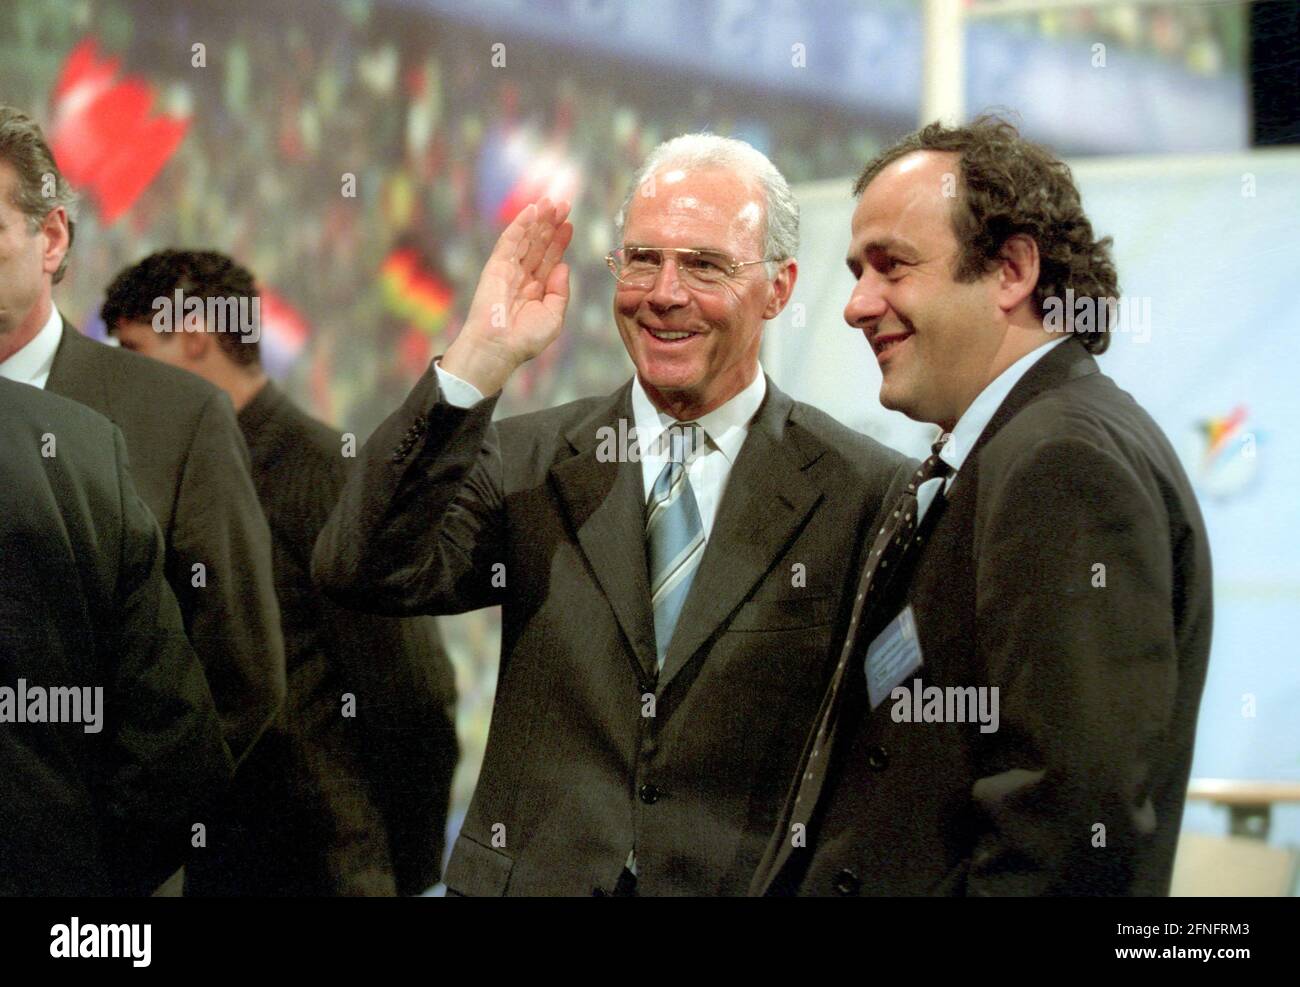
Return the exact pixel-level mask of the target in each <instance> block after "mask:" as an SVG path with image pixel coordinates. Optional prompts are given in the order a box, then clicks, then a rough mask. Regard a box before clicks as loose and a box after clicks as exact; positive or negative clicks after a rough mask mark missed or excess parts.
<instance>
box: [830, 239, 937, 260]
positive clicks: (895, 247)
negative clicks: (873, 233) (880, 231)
mask: <svg viewBox="0 0 1300 987" xmlns="http://www.w3.org/2000/svg"><path fill="white" fill-rule="evenodd" d="M872 254H898V255H899V256H901V257H903V258H904V259H907V260H917V259H918V258H919V257H920V256H921V254H920V251H918V250H917V249H916V247H915V246H913V245H912V243H911V242H909V241H907V240H904V239H902V238H901V237H896V236H883V237H877V238H876V239H874V240H868V241H866V242H865V243H863V244H861V245H859V246H857V247H855V248H853V252H852V253H850V254H849V256H848V257H847V258H845V263H846V264H848V265H849V267H852V266H853V265H854V264H855V263H857V258H859V257H870V256H871V255H872Z"/></svg>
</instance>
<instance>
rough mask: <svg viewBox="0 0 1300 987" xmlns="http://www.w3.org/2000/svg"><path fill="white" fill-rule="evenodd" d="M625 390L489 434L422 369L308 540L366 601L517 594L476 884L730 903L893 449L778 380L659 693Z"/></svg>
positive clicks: (751, 857)
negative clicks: (626, 883)
mask: <svg viewBox="0 0 1300 987" xmlns="http://www.w3.org/2000/svg"><path fill="white" fill-rule="evenodd" d="M630 391H631V385H630V383H629V384H628V385H625V386H624V387H623V388H622V389H620V390H619V391H618V392H617V393H615V394H613V395H611V396H608V397H600V398H589V399H585V400H580V401H575V402H572V403H570V404H566V405H562V406H560V407H557V408H553V409H550V410H548V411H542V412H538V413H536V414H530V415H522V416H519V417H516V418H510V419H506V420H504V421H502V422H500V423H499V424H497V425H493V424H492V423H491V417H492V411H493V408H494V406H495V403H496V402H495V400H487V401H483V402H481V403H480V404H478V405H476V406H475V407H473V408H471V409H468V410H461V409H457V408H454V407H452V406H451V405H449V404H448V403H446V401H445V400H444V399H443V398H442V396H441V394H440V393H439V389H438V384H437V377H436V375H435V374H434V373H433V372H432V371H430V372H428V373H426V374H425V376H424V377H423V378H422V379H421V380H420V382H419V383H418V384H417V385H416V387H415V389H414V390H413V391H412V393H411V394H410V396H409V397H408V398H407V400H406V403H405V404H404V405H403V406H402V407H401V408H400V409H399V410H398V411H397V412H395V413H394V414H393V415H392V416H391V417H389V418H388V420H387V421H385V422H384V423H383V425H381V426H380V428H379V429H378V430H377V431H376V432H375V434H374V435H373V436H372V437H371V438H370V440H369V441H368V442H367V443H366V445H365V447H364V449H363V450H362V454H361V466H362V468H361V470H360V471H359V472H358V473H357V474H355V475H354V476H353V477H352V478H351V479H350V480H349V481H348V485H347V487H346V488H345V489H344V492H343V495H342V497H341V498H340V501H339V506H338V507H337V508H336V510H335V512H334V514H333V515H332V516H331V518H330V520H329V523H328V524H327V525H326V526H325V530H324V531H323V532H322V534H321V537H320V540H319V541H318V542H317V545H316V554H315V558H314V566H313V573H314V574H315V576H316V578H317V580H318V581H319V582H320V583H321V585H322V586H323V587H325V588H326V590H327V591H329V592H330V593H332V594H334V595H336V596H337V597H338V598H339V599H340V600H343V601H345V602H348V603H349V604H351V605H354V606H359V607H366V608H371V609H374V610H378V611H384V612H389V613H421V612H423V613H454V612H458V611H464V610H472V609H476V608H479V607H485V606H491V605H495V604H500V605H501V606H502V608H503V633H502V646H501V663H500V671H499V678H498V684H497V692H496V704H495V708H494V711H493V716H492V726H491V730H490V733H489V737H488V743H487V750H486V753H485V756H484V762H483V770H482V774H481V775H480V777H479V781H478V787H477V789H476V791H475V793H474V800H473V803H472V804H471V806H470V809H469V813H468V816H467V818H466V820H465V823H464V826H463V828H462V830H461V833H460V836H459V838H458V840H457V842H456V846H455V849H454V851H453V854H452V858H451V862H450V864H449V865H448V869H447V875H446V883H447V886H448V889H449V890H451V891H453V892H459V893H463V894H486V895H495V894H526V895H527V894H570V895H589V894H592V893H593V892H595V893H601V892H605V891H610V890H612V889H614V887H615V885H616V882H617V881H618V879H619V875H620V872H621V871H622V869H623V866H624V863H625V861H626V860H627V858H628V852H629V850H631V849H632V848H633V846H635V848H636V854H637V864H638V871H639V883H638V886H637V890H638V892H639V893H643V894H736V893H740V892H743V891H744V890H745V889H746V887H747V886H748V883H749V879H750V876H751V872H752V871H753V868H754V866H755V864H756V863H757V860H758V855H759V853H760V851H761V850H762V848H763V845H764V844H765V842H766V840H767V836H768V835H769V833H770V832H771V827H772V825H773V822H774V818H775V812H776V809H777V807H778V806H779V804H780V799H781V796H782V794H783V793H784V789H785V784H786V781H787V780H788V778H789V776H790V773H791V772H792V771H793V769H794V762H795V760H796V758H797V756H798V752H799V745H800V743H801V741H802V738H803V734H804V733H805V731H806V729H807V727H808V724H809V722H810V720H811V717H812V715H813V713H814V712H815V710H816V707H817V703H818V700H819V699H820V695H821V691H822V685H823V684H824V682H825V680H826V676H827V674H828V672H829V668H830V664H829V658H830V654H829V652H830V644H831V631H832V626H833V624H834V621H835V615H836V612H837V610H839V609H840V607H841V605H842V598H843V590H844V577H845V570H846V568H847V567H848V565H849V561H848V557H849V553H850V552H851V551H852V549H853V547H854V545H856V543H857V537H856V535H857V532H858V531H859V529H860V528H862V527H863V526H864V525H865V524H868V523H871V521H872V520H873V519H874V517H875V515H876V513H877V511H878V510H879V508H880V506H881V503H882V501H883V500H884V498H885V496H886V491H887V489H888V488H889V487H890V483H891V480H892V481H895V482H896V484H901V483H902V481H903V479H904V476H905V474H906V472H907V470H908V469H909V466H910V464H907V463H906V462H905V461H904V460H903V458H902V457H901V456H899V455H898V454H897V453H895V452H892V451H890V450H888V449H885V448H884V447H883V446H880V445H879V444H877V443H876V442H874V441H872V440H871V439H868V438H866V437H864V436H862V435H859V434H857V433H855V432H852V431H850V430H849V429H846V428H844V427H843V426H842V425H840V424H838V423H837V422H835V421H834V420H832V419H831V418H829V417H827V416H826V415H824V414H822V413H821V412H819V411H817V410H815V409H813V408H810V407H807V406H806V405H802V404H797V403H795V402H793V401H791V400H790V398H788V397H786V396H785V395H784V394H782V393H781V392H780V391H779V390H777V389H776V387H775V386H773V385H772V384H771V382H770V381H769V383H768V392H767V396H766V398H765V400H764V402H763V405H762V407H761V408H760V410H759V412H758V414H757V415H756V417H755V419H754V421H753V423H752V425H751V428H750V431H749V435H748V438H747V439H746V441H745V444H744V446H743V447H742V450H741V453H740V455H739V457H738V459H737V461H736V463H735V465H734V467H733V469H732V471H731V475H730V479H729V481H728V485H727V488H726V492H725V496H724V498H723V500H722V503H721V504H720V506H719V511H718V515H717V518H716V521H715V523H714V526H713V530H712V534H711V536H710V539H709V544H708V547H707V549H706V551H705V554H704V557H703V559H702V561H701V563H700V568H699V570H698V572H697V573H696V576H695V580H694V583H693V585H692V589H691V594H690V598H689V599H688V600H687V603H686V606H685V609H684V610H683V612H682V614H681V617H680V619H679V622H678V630H677V633H676V635H675V636H674V638H673V641H672V643H671V646H670V648H669V651H668V654H667V656H666V659H665V664H664V668H663V671H662V673H660V674H659V676H658V680H657V682H656V679H655V675H654V669H655V645H654V632H653V622H652V619H651V610H650V605H649V596H650V594H649V588H648V575H647V563H646V554H645V542H644V538H645V536H644V498H643V488H642V480H641V465H640V463H637V462H627V463H621V464H620V463H617V462H602V461H601V460H602V456H601V454H600V452H599V449H600V445H601V442H600V440H601V438H602V432H601V429H602V428H612V429H614V430H615V431H617V428H618V423H619V420H620V419H623V420H624V422H625V423H626V427H628V428H630V427H631V423H632V421H633V416H632V409H631V401H630Z"/></svg>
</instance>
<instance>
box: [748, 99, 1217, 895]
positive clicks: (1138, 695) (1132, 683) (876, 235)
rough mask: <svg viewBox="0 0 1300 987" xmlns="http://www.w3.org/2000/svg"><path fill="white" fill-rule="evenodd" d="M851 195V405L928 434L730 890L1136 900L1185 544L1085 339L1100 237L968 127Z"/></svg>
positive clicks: (1189, 702)
mask: <svg viewBox="0 0 1300 987" xmlns="http://www.w3.org/2000/svg"><path fill="white" fill-rule="evenodd" d="M857 193H858V195H859V196H860V198H859V202H858V206H857V209H856V211H855V212H854V216H853V236H852V243H851V246H850V250H849V256H848V265H849V269H850V270H851V272H852V274H853V277H854V279H855V281H856V285H855V286H854V289H853V293H852V296H851V297H850V299H849V303H848V305H847V307H846V308H845V311H844V316H845V319H846V320H847V321H848V322H849V324H850V325H851V326H853V327H855V328H857V329H860V330H861V331H862V332H863V333H864V334H865V335H866V337H867V340H868V342H869V343H870V345H871V347H872V349H873V350H874V351H875V353H876V357H877V360H878V361H879V363H880V367H881V372H882V375H883V382H882V384H881V390H880V400H881V403H882V404H884V405H885V407H888V408H892V409H896V410H899V411H903V412H905V413H906V414H907V415H909V416H910V417H912V418H915V419H918V420H920V421H927V422H934V423H936V424H937V425H939V426H940V428H941V429H942V430H943V433H944V434H943V435H942V436H941V437H940V440H939V441H938V442H936V444H935V451H934V454H933V455H932V456H931V457H930V458H929V459H927V460H926V461H925V463H923V464H922V466H921V468H920V469H919V470H918V471H917V472H916V473H915V474H914V475H913V477H912V480H911V482H910V483H909V485H908V488H907V490H906V492H905V493H904V494H903V496H902V497H900V498H899V500H898V501H897V502H896V504H895V505H894V508H893V510H891V511H890V512H889V513H888V515H887V516H886V518H885V519H884V521H883V522H882V523H881V524H880V525H878V526H877V527H876V529H875V530H874V531H872V532H870V533H869V534H868V539H869V541H868V543H867V544H869V545H870V550H869V552H868V556H867V559H866V562H865V564H864V566H863V568H862V570H861V572H860V574H859V577H858V580H857V597H856V606H855V608H854V609H853V611H852V612H851V613H850V615H849V619H848V622H847V625H846V627H845V628H843V629H842V635H841V639H842V641H843V646H842V649H841V651H840V656H839V664H838V667H837V669H836V672H835V676H834V678H833V680H832V684H831V687H830V688H829V689H828V690H827V694H826V697H825V699H824V702H823V706H822V710H821V713H820V714H819V716H818V719H817V724H816V726H815V727H814V729H813V730H812V731H810V735H809V738H808V743H807V746H806V749H805V754H804V757H803V758H802V760H801V763H800V768H799V771H798V772H797V774H796V776H795V778H794V783H793V786H792V788H791V791H790V796H789V799H788V803H787V806H786V809H785V811H784V812H783V813H782V817H781V822H780V824H779V825H778V828H777V830H776V832H775V835H774V838H773V842H772V843H771V845H770V846H769V849H768V852H767V854H766V856H765V858H764V861H763V863H762V865H761V866H760V868H759V870H758V872H757V875H756V878H755V881H754V885H753V890H754V891H756V892H768V893H800V894H816V895H834V894H839V895H854V894H876V895H909V894H910V895H916V894H944V895H990V894H992V895H1054V894H1055V895H1059V894H1076V895H1084V894H1105V895H1116V894H1137V895H1151V894H1166V893H1167V892H1168V887H1169V877H1170V873H1171V870H1172V866H1173V857H1174V849H1175V846H1176V843H1177V839H1178V829H1179V822H1180V819H1181V817H1182V811H1183V802H1184V798H1185V795H1186V786H1187V777H1188V772H1189V770H1190V766H1191V759H1192V745H1193V739H1194V735H1195V729H1196V714H1197V707H1198V705H1199V702H1200V696H1201V689H1202V687H1203V685H1204V681H1205V671H1206V662H1207V660H1208V656H1209V648H1210V623H1211V597H1210V587H1211V581H1210V556H1209V549H1208V543H1207V539H1206V534H1205V528H1204V525H1203V524H1202V521H1201V516H1200V512H1199V511H1198V509H1197V506H1196V501H1195V498H1194V497H1193V494H1192V491H1191V488H1190V486H1189V484H1188V481H1187V477H1186V476H1185V475H1184V473H1183V470H1182V468H1181V467H1180V465H1179V463H1178V460H1177V458H1176V456H1175V455H1174V452H1173V450H1172V449H1171V448H1170V446H1169V443H1168V441H1167V440H1166V439H1165V437H1164V435H1163V434H1162V433H1161V431H1160V429H1159V428H1158V427H1157V426H1156V424H1155V423H1154V422H1153V421H1152V420H1151V418H1150V417H1149V416H1148V415H1147V414H1146V413H1145V412H1144V411H1143V410H1142V409H1141V408H1140V407H1139V406H1138V405H1137V403H1136V402H1135V401H1134V400H1133V398H1132V397H1130V396H1129V395H1128V394H1126V393H1125V392H1123V391H1121V390H1119V388H1117V387H1116V386H1115V384H1114V382H1113V381H1112V380H1111V379H1110V378H1108V377H1107V376H1105V375H1104V374H1102V373H1101V372H1099V370H1098V368H1097V362H1096V360H1094V359H1093V354H1097V353H1101V352H1103V351H1104V350H1105V349H1106V347H1107V344H1108V342H1109V339H1110V337H1109V336H1108V334H1107V330H1108V327H1109V325H1110V321H1109V320H1110V319H1111V317H1113V312H1114V309H1113V308H1112V304H1113V303H1114V302H1115V300H1116V297H1117V293H1118V288H1117V285H1116V280H1115V270H1114V267H1113V265H1112V263H1111V261H1110V257H1109V240H1096V239H1094V237H1093V232H1092V226H1091V224H1090V223H1089V222H1088V219H1087V217H1086V216H1085V215H1084V213H1083V209H1082V207H1081V205H1080V201H1079V194H1078V192H1077V190H1076V189H1075V187H1074V184H1073V181H1072V180H1071V177H1070V173H1069V169H1067V168H1066V167H1065V165H1063V164H1062V163H1061V162H1059V161H1057V160H1056V159H1055V158H1053V157H1052V156H1051V155H1050V154H1049V153H1048V152H1047V151H1045V150H1043V149H1042V148H1039V147H1036V146H1034V145H1032V144H1030V143H1028V142H1026V141H1024V140H1023V139H1022V138H1021V137H1020V136H1019V135H1018V134H1017V133H1016V132H1015V129H1014V128H1013V127H1011V125H1009V124H1007V123H1005V122H1002V121H999V120H997V119H993V118H989V119H981V120H978V121H976V122H975V123H974V124H972V125H971V126H968V127H959V128H955V129H947V128H944V127H942V126H940V125H938V124H935V125H932V126H930V127H927V128H925V129H924V130H922V131H920V132H918V133H916V134H913V135H911V136H910V137H908V138H906V139H904V140H903V141H902V142H901V143H899V144H898V145H897V146H895V147H893V148H890V149H889V150H887V151H884V152H882V154H881V155H880V156H879V157H877V158H876V159H875V160H874V161H872V162H871V163H870V164H869V165H868V166H867V168H866V170H865V171H864V172H863V174H862V176H861V178H860V179H859V181H858V184H857ZM1067 300H1068V301H1067ZM1067 306H1068V311H1065V312H1063V309H1065V308H1066V307H1067ZM1072 317H1073V318H1072Z"/></svg>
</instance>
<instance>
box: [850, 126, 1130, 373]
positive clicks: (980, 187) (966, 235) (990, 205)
mask: <svg viewBox="0 0 1300 987" xmlns="http://www.w3.org/2000/svg"><path fill="white" fill-rule="evenodd" d="M913 151H948V152H954V153H956V154H957V155H958V159H959V163H960V168H961V176H960V177H961V189H962V193H961V194H960V195H958V196H957V198H956V199H955V200H954V202H953V207H952V228H953V234H954V235H955V236H956V238H957V242H958V243H959V244H960V247H961V250H960V253H959V254H958V258H957V270H956V271H955V272H954V277H956V278H957V280H958V281H973V280H975V279H976V278H979V277H982V276H983V275H984V274H986V273H987V272H988V271H989V270H990V269H991V268H992V267H993V266H994V265H995V264H996V262H997V258H998V254H999V252H1000V251H1001V249H1002V245H1003V244H1004V243H1005V242H1006V241H1007V238H1008V237H1011V236H1014V235H1016V234H1026V235H1028V236H1030V237H1033V239H1034V242H1035V243H1036V244H1038V258H1039V274H1038V285H1037V287H1036V288H1035V289H1034V303H1035V306H1036V308H1037V312H1038V316H1039V318H1042V317H1043V316H1044V314H1045V310H1044V303H1045V301H1046V300H1047V299H1049V298H1054V299H1060V300H1061V302H1062V303H1063V302H1064V299H1065V298H1066V289H1072V291H1073V296H1074V298H1075V299H1076V301H1077V300H1078V299H1080V298H1088V299H1092V300H1093V302H1094V303H1095V308H1094V311H1096V313H1097V319H1096V321H1095V323H1094V324H1093V326H1092V328H1090V329H1088V330H1084V329H1080V330H1079V331H1078V335H1079V336H1080V338H1081V340H1082V342H1083V345H1084V346H1086V347H1087V348H1088V350H1089V351H1090V352H1092V353H1104V352H1105V351H1106V347H1108V346H1109V345H1110V333H1109V331H1108V330H1109V329H1110V328H1111V320H1112V319H1113V318H1114V312H1115V309H1114V300H1115V299H1118V297H1119V283H1118V278H1117V276H1116V273H1115V264H1114V261H1112V260H1111V256H1110V248H1111V238H1110V237H1104V238H1103V239H1101V240H1096V239H1094V238H1093V233H1092V223H1090V222H1089V221H1088V217H1087V216H1085V215H1084V212H1083V204H1082V203H1081V202H1080V199H1079V190H1078V188H1076V187H1075V184H1074V178H1073V176H1072V175H1071V174H1070V169H1069V167H1068V166H1067V165H1066V164H1065V163H1064V162H1063V161H1061V160H1060V159H1059V158H1057V157H1056V156H1055V155H1053V154H1052V153H1051V152H1050V151H1048V150H1047V149H1046V148H1044V147H1041V146H1040V145H1038V144H1034V143H1031V142H1030V141H1027V140H1025V139H1024V138H1023V137H1021V136H1020V132H1019V131H1018V130H1017V129H1016V127H1015V126H1014V125H1013V124H1011V123H1009V122H1008V121H1006V120H1004V119H1002V118H1001V117H998V116H995V115H991V114H986V115H984V116H980V117H978V118H976V119H975V120H974V121H972V122H971V123H969V124H967V125H965V126H962V127H945V126H944V125H943V124H941V123H932V124H930V125H929V126H927V127H924V128H922V129H921V130H918V131H915V132H913V133H911V134H908V135H907V136H906V137H904V138H903V139H902V140H900V141H899V142H898V143H897V144H894V145H893V146H892V147H889V148H886V149H885V150H884V151H881V152H880V153H879V154H878V155H876V156H875V157H874V158H872V159H871V161H869V162H868V163H867V166H866V167H865V168H864V169H863V170H862V174H861V175H859V176H858V180H857V181H856V182H855V183H854V185H853V195H854V196H855V197H858V196H861V195H862V193H863V192H864V191H865V190H866V188H867V186H868V185H870V184H871V182H872V180H873V179H874V178H875V177H876V176H877V175H879V174H880V172H881V171H883V170H884V169H885V168H886V167H888V166H889V165H890V164H892V163H893V162H894V161H897V160H898V159H899V158H901V157H903V156H904V155H907V154H911V153H912V152H913ZM1072 316H1073V312H1067V320H1066V324H1067V325H1068V326H1069V327H1070V328H1071V329H1073V319H1072Z"/></svg>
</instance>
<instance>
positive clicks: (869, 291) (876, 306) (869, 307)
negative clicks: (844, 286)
mask: <svg viewBox="0 0 1300 987" xmlns="http://www.w3.org/2000/svg"><path fill="white" fill-rule="evenodd" d="M885 308H886V306H885V296H884V294H883V293H882V292H881V291H880V289H879V287H878V286H877V285H876V284H875V279H874V278H873V277H872V276H871V272H870V271H868V272H867V273H866V274H864V275H863V276H862V277H860V278H858V283H857V284H855V285H854V286H853V294H851V295H849V303H848V304H847V305H845V306H844V321H845V322H847V323H848V324H849V325H851V326H852V327H853V328H854V329H863V330H866V329H870V328H871V327H872V326H873V325H874V324H875V323H876V322H877V321H879V319H880V318H881V316H883V315H884V314H885Z"/></svg>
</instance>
